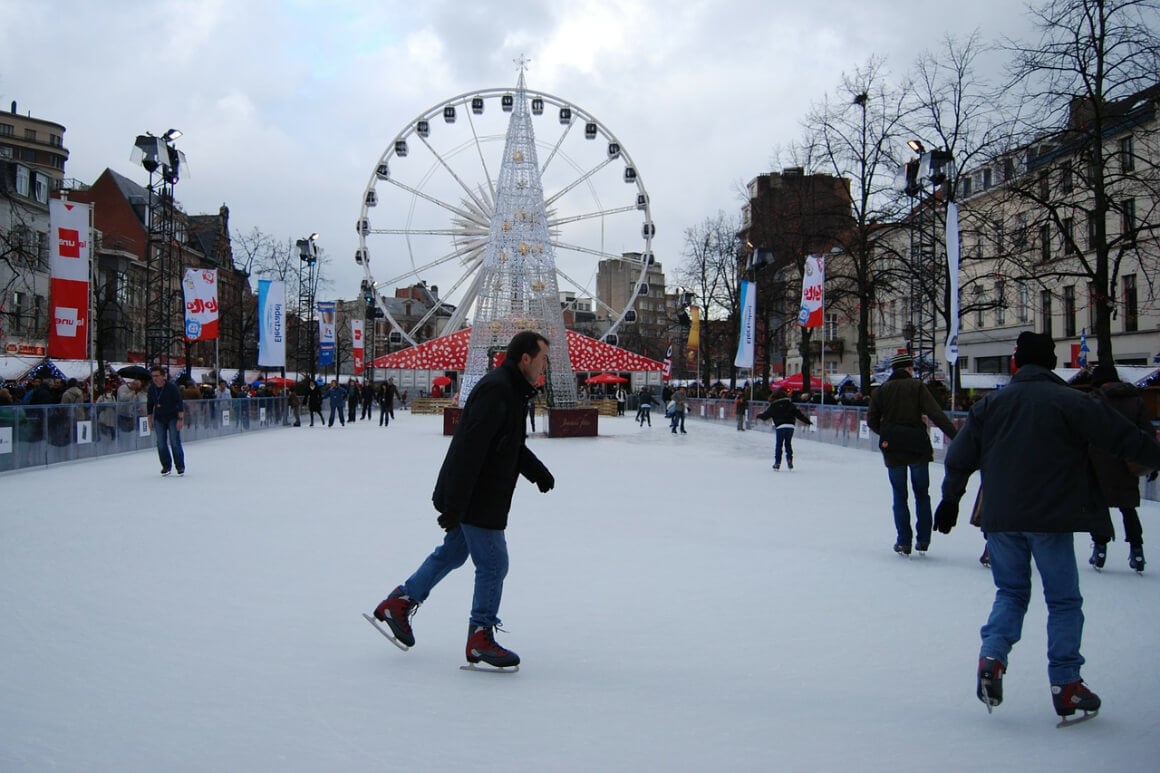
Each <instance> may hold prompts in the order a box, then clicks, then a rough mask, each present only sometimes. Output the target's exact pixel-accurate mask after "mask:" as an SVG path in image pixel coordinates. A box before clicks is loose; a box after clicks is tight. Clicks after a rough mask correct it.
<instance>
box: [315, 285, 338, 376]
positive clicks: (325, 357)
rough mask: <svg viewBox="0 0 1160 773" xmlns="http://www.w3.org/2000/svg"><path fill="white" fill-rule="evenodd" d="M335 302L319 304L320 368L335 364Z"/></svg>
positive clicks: (321, 302) (320, 302)
mask: <svg viewBox="0 0 1160 773" xmlns="http://www.w3.org/2000/svg"><path fill="white" fill-rule="evenodd" d="M334 324H335V302H334V301H319V302H318V367H320V368H325V367H326V366H327V365H333V364H334Z"/></svg>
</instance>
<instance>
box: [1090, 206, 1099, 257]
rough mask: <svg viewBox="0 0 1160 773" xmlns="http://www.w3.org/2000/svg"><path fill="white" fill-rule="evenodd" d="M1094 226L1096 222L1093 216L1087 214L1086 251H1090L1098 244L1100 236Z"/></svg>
mask: <svg viewBox="0 0 1160 773" xmlns="http://www.w3.org/2000/svg"><path fill="white" fill-rule="evenodd" d="M1096 225H1097V221H1096V217H1095V215H1093V214H1092V213H1090V212H1089V213H1088V216H1087V246H1088V249H1091V248H1092V247H1095V246H1096V245H1097V244H1099V240H1100V235H1099V233H1098V232H1097V229H1096Z"/></svg>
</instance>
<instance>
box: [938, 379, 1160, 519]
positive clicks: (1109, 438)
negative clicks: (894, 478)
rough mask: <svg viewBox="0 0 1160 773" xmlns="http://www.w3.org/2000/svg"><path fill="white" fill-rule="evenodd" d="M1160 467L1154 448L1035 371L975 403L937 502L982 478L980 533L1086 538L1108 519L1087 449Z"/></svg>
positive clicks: (1159, 452) (1101, 408) (1110, 414)
mask: <svg viewBox="0 0 1160 773" xmlns="http://www.w3.org/2000/svg"><path fill="white" fill-rule="evenodd" d="M1089 444H1090V445H1094V446H1098V447H1100V448H1103V449H1105V450H1107V451H1109V452H1111V453H1112V454H1113V455H1114V456H1117V457H1121V458H1124V459H1128V460H1130V461H1134V462H1139V463H1140V464H1144V465H1147V466H1149V467H1157V468H1160V443H1157V442H1156V439H1155V438H1154V437H1152V436H1151V435H1150V433H1147V432H1144V431H1143V430H1141V429H1139V428H1138V427H1136V426H1134V425H1133V424H1132V423H1131V422H1130V421H1128V420H1127V419H1125V418H1124V417H1123V416H1121V415H1120V414H1118V413H1116V412H1115V411H1114V410H1112V409H1111V408H1110V407H1109V406H1108V405H1107V404H1106V403H1105V402H1103V401H1101V400H1093V399H1092V398H1091V397H1090V396H1088V395H1085V394H1083V393H1082V392H1079V391H1077V390H1075V389H1072V388H1071V387H1069V386H1067V384H1065V383H1064V382H1063V381H1062V380H1061V379H1060V378H1059V377H1058V376H1056V375H1055V374H1054V373H1052V372H1051V371H1050V370H1048V369H1047V368H1044V367H1041V366H1039V365H1024V366H1023V367H1022V368H1020V369H1019V372H1018V373H1016V374H1015V375H1014V376H1013V377H1012V378H1011V383H1010V384H1008V385H1007V386H1005V387H1003V388H1002V389H1000V390H997V391H995V392H992V393H991V394H989V395H987V396H986V397H985V398H983V399H982V400H980V401H979V402H977V403H975V405H974V406H973V407H972V408H971V411H970V413H969V414H968V415H967V423H966V424H964V425H963V428H962V429H961V430H959V434H958V436H957V437H956V438H955V439H954V441H953V442H952V443H951V445H950V448H949V449H947V454H946V458H945V460H944V461H943V464H944V466H945V468H946V472H945V475H944V477H943V489H942V493H943V499H946V500H950V501H953V502H958V501H959V499H961V498H962V496H963V492H964V491H965V490H966V486H967V479H968V478H969V477H970V475H971V473H972V472H974V471H975V470H979V471H980V472H981V474H982V481H983V485H982V500H983V501H982V523H981V524H980V525H981V526H982V528H983V531H985V532H991V531H997V532H1005V531H1030V532H1052V533H1061V532H1077V531H1079V532H1084V531H1090V530H1091V528H1092V526H1093V525H1095V524H1096V522H1097V521H1096V519H1097V517H1100V516H1103V517H1106V515H1107V509H1106V507H1105V506H1104V505H1103V502H1102V501H1101V497H1100V494H1099V488H1098V484H1097V482H1096V479H1095V474H1094V472H1093V470H1092V466H1091V463H1090V462H1089V461H1088V446H1089Z"/></svg>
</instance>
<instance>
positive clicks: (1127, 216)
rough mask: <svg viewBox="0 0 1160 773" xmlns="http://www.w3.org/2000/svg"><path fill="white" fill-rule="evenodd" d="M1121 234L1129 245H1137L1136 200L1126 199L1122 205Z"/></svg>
mask: <svg viewBox="0 0 1160 773" xmlns="http://www.w3.org/2000/svg"><path fill="white" fill-rule="evenodd" d="M1120 233H1121V234H1123V236H1124V241H1126V242H1127V243H1128V244H1135V243H1136V200H1135V199H1124V200H1123V202H1121V204H1120Z"/></svg>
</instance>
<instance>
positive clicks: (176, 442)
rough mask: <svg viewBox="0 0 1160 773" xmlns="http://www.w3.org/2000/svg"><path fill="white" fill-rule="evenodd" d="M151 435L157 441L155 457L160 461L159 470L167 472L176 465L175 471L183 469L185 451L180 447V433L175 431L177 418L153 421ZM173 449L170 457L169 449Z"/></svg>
mask: <svg viewBox="0 0 1160 773" xmlns="http://www.w3.org/2000/svg"><path fill="white" fill-rule="evenodd" d="M153 434H154V436H155V437H156V439H157V456H158V457H159V458H160V459H161V469H163V470H168V469H171V468H172V467H173V465H174V464H176V465H177V471H178V472H181V471H183V470H184V469H185V449H184V448H182V447H181V433H180V432H178V430H177V418H176V417H174V418H172V419H154V420H153ZM171 448H172V449H173V455H172V456H170V454H169V449H171Z"/></svg>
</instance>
